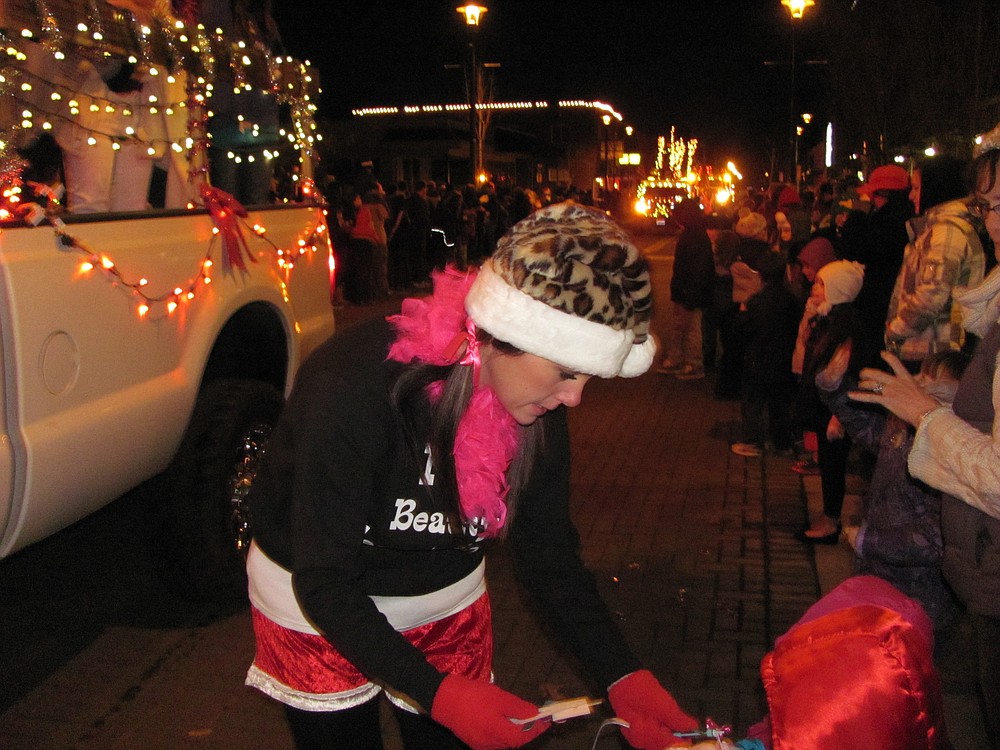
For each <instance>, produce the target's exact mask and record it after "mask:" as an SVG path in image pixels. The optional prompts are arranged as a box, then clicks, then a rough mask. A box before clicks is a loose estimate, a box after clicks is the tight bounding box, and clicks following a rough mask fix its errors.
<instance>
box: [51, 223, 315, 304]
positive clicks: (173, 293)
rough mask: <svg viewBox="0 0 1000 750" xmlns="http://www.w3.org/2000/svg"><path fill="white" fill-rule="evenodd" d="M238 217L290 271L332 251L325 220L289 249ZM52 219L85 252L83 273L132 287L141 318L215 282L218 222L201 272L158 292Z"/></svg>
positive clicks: (60, 234)
mask: <svg viewBox="0 0 1000 750" xmlns="http://www.w3.org/2000/svg"><path fill="white" fill-rule="evenodd" d="M234 219H235V220H236V221H238V222H240V223H241V225H242V226H243V227H245V228H246V229H247V230H248V231H249V233H250V234H251V235H252V236H253V237H255V238H257V240H258V241H260V242H263V243H264V244H265V245H267V246H268V247H269V248H270V249H271V251H272V252H273V254H274V259H275V263H276V264H277V266H278V268H279V269H281V270H282V271H283V272H285V274H286V275H287V274H289V273H290V272H291V271H292V269H293V268H294V267H295V261H296V260H297V259H298V258H299V257H301V256H302V255H305V254H306V253H315V252H319V251H321V250H322V251H323V252H326V253H329V251H330V246H329V232H328V231H327V227H326V224H325V223H324V222H323V221H319V222H317V224H316V225H315V226H313V227H310V228H308V229H307V230H306V231H305V233H304V236H303V237H301V238H299V239H298V240H297V241H296V244H295V246H294V247H293V248H290V249H286V248H281V247H279V246H278V245H277V244H275V243H274V242H273V241H272V240H271V239H270V238H269V237H267V235H266V232H267V229H266V228H265V227H264V226H263V225H262V224H259V223H254V224H250V223H249V222H248V221H246V220H245V219H243V218H241V217H234ZM50 222H51V223H52V225H53V228H54V230H55V234H56V237H57V239H58V241H59V244H60V246H61V247H63V248H64V249H66V250H73V251H75V252H77V253H79V254H81V255H83V256H84V260H83V261H82V262H81V263H80V265H79V271H80V274H81V275H82V276H87V275H89V274H91V273H92V272H93V271H95V270H96V271H99V272H102V273H103V274H104V275H105V277H106V278H107V279H108V281H110V282H111V283H112V285H113V286H115V287H119V288H122V289H126V290H128V292H129V293H130V294H131V295H132V296H133V297H135V298H136V299H137V303H136V314H137V315H138V316H139V317H140V318H143V319H148V318H150V317H151V316H152V314H153V311H154V307H155V306H156V305H162V307H163V310H164V312H165V313H166V315H168V316H169V315H172V314H173V313H174V312H175V311H176V310H177V308H178V307H179V306H180V305H181V304H184V303H187V302H190V301H191V300H194V299H195V297H196V295H197V292H198V290H199V289H200V288H202V287H204V286H207V285H209V284H211V283H212V271H213V268H214V267H215V259H214V257H213V256H214V254H215V251H216V249H217V247H218V245H219V238H220V235H221V233H222V230H221V229H220V227H219V226H218V225H216V226H215V227H214V228H213V230H212V239H211V240H210V241H209V244H208V248H207V249H206V251H205V255H204V257H203V258H202V260H201V262H200V263H199V266H198V271H197V273H195V274H193V276H192V277H191V279H190V280H189V281H188V282H187V283H186V284H184V285H183V286H177V287H173V288H171V289H169V290H168V291H165V292H161V293H155V292H152V291H150V280H149V279H148V278H147V277H145V276H142V275H140V276H139V277H138V278H136V279H129V278H126V277H125V275H124V274H123V273H122V272H121V270H120V269H119V268H118V265H117V264H116V263H115V261H114V259H113V258H112V257H111V256H110V255H109V254H107V253H103V252H100V251H98V250H95V249H94V248H92V247H90V245H88V244H87V243H86V242H84V241H83V240H81V239H80V238H79V237H76V236H74V235H72V234H70V232H69V231H68V230H67V227H66V224H65V223H64V222H62V221H61V220H59V219H58V218H57V217H54V216H53V217H50Z"/></svg>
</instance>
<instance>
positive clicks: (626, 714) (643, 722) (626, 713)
mask: <svg viewBox="0 0 1000 750" xmlns="http://www.w3.org/2000/svg"><path fill="white" fill-rule="evenodd" d="M608 698H609V699H610V701H611V707H612V708H613V709H614V710H615V715H616V716H617V717H618V718H619V719H624V720H625V721H627V722H628V723H629V727H628V729H624V728H623V729H622V734H623V735H624V736H625V739H626V740H628V744H630V745H631V746H632V747H635V748H639V750H662V749H663V748H665V747H669V746H672V745H678V744H681V742H680V741H679V740H678V738H677V737H674V732H690V731H694V730H697V729H698V722H697V720H696V719H694V718H693V717H691V716H688V715H687V714H686V713H684V711H682V710H681V707H680V706H678V705H677V701H675V700H674V699H673V697H672V696H671V695H670V693H668V692H667V691H666V690H664V689H663V686H662V685H660V683H659V682H658V681H657V679H656V678H655V677H653V674H652V672H650V671H649V670H648V669H640V670H639V671H638V672H633V673H632V674H630V675H626V676H625V677H622V678H621V679H620V680H618V682H616V683H615V684H614V685H612V686H611V687H610V688H609V689H608Z"/></svg>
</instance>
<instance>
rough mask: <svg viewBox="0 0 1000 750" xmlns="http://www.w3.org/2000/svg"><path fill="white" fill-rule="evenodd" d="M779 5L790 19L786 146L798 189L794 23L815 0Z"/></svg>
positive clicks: (792, 0) (794, 0)
mask: <svg viewBox="0 0 1000 750" xmlns="http://www.w3.org/2000/svg"><path fill="white" fill-rule="evenodd" d="M781 4H782V5H784V6H785V7H786V8H788V13H789V14H790V15H791V17H792V65H791V69H792V72H791V78H792V83H791V92H790V94H789V102H788V124H789V141H790V142H789V144H788V145H789V147H790V148H789V150H790V151H792V152H793V159H794V160H795V163H794V164H792V170H791V177H792V178H793V179H794V180H795V185H796V187H798V170H799V154H798V136H797V125H796V122H795V22H796V21H800V20H802V17H803V16H804V15H805V13H806V8H811V7H813V6H814V5H815V4H816V0H781Z"/></svg>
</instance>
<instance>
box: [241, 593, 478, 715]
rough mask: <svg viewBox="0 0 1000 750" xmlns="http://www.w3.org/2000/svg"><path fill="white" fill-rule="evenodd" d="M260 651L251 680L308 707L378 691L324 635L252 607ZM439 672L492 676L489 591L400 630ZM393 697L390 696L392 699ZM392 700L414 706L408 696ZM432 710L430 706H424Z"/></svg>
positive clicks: (353, 701) (347, 702) (322, 707)
mask: <svg viewBox="0 0 1000 750" xmlns="http://www.w3.org/2000/svg"><path fill="white" fill-rule="evenodd" d="M252 617H253V629H254V636H255V639H256V643H257V652H256V655H255V656H254V662H253V666H252V667H251V668H250V673H249V674H248V675H247V684H248V685H251V686H252V687H256V688H258V689H260V690H262V691H263V692H265V693H267V694H268V695H270V696H271V697H272V698H275V699H276V700H279V701H281V702H282V703H287V704H289V705H292V706H295V707H296V708H301V709H304V710H307V711H337V710H343V709H345V708H351V707H353V706H356V705H359V704H361V703H364V702H365V701H368V700H370V699H371V698H373V697H375V696H376V695H377V694H378V691H379V689H380V688H379V687H378V686H376V685H374V684H373V683H372V682H371V681H370V680H369V679H368V678H367V677H365V676H364V675H363V674H362V673H361V672H360V671H359V670H358V669H356V668H355V667H354V665H353V664H351V663H350V662H348V661H347V659H345V658H344V656H342V655H341V653H340V652H339V651H337V649H335V648H334V647H333V646H332V645H330V642H329V641H327V640H326V638H324V637H323V636H320V635H315V634H312V633H300V632H298V631H295V630H289V629H288V628H284V627H282V626H281V625H278V624H277V623H275V622H274V621H272V620H269V619H268V618H267V617H265V616H264V615H263V614H261V613H260V612H259V611H258V610H257V609H256V608H255V607H254V608H252ZM400 635H402V636H403V637H404V638H406V639H407V640H408V641H409V642H410V643H412V644H413V645H414V646H416V647H417V648H418V649H420V650H421V651H422V652H423V654H424V656H425V657H426V658H427V661H428V662H430V663H431V665H433V666H434V667H435V668H436V669H437V670H438V671H440V672H444V673H447V674H459V675H462V676H463V677H468V678H470V679H477V680H489V679H490V676H491V674H492V668H493V617H492V611H491V609H490V599H489V594H488V593H484V594H483V595H482V596H481V597H479V598H478V599H477V600H476V601H475V602H473V603H472V604H471V605H469V606H468V607H466V608H465V609H463V610H462V611H461V612H457V613H455V614H453V615H450V616H448V617H445V618H443V619H441V620H438V621H436V622H430V623H427V624H425V625H420V626H419V627H416V628H412V629H411V630H404V631H403V632H402V633H400ZM392 698H393V696H392V695H390V699H392ZM393 702H394V703H397V705H400V702H401V703H402V706H403V707H408V708H410V709H411V710H412V709H413V708H414V707H413V706H412V705H411V704H407V703H406V701H405V700H403V699H401V698H400V699H398V700H394V701H393ZM425 708H427V709H428V710H429V709H430V706H425Z"/></svg>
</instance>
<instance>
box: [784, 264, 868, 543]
mask: <svg viewBox="0 0 1000 750" xmlns="http://www.w3.org/2000/svg"><path fill="white" fill-rule="evenodd" d="M864 278H865V275H864V266H862V265H861V264H860V263H857V262H855V261H847V260H835V261H833V262H832V263H827V264H826V265H825V266H823V267H822V268H821V269H819V271H817V273H816V280H815V281H814V282H813V285H812V289H811V290H810V295H809V301H810V304H812V305H813V306H814V307H815V308H816V315H815V316H814V317H813V318H812V319H811V320H810V321H809V326H810V330H809V335H808V337H807V339H806V346H805V354H804V356H803V362H802V381H801V387H800V389H799V397H798V400H799V409H798V411H799V415H800V418H801V420H802V422H803V428H804V429H805V430H806V431H809V432H813V433H815V434H816V438H817V442H818V450H817V455H818V462H819V475H820V487H821V490H822V495H823V512H822V513H821V514H820V515H819V516H817V517H816V518H813V519H810V524H809V526H807V527H806V528H805V529H803V530H802V531H799V532H798V533H797V534H796V535H795V537H796V539H798V540H799V541H801V542H805V543H806V544H836V543H837V540H838V538H839V536H840V529H841V525H840V513H841V510H843V505H844V493H845V492H846V479H847V456H848V453H849V451H850V447H851V441H850V438H848V437H847V436H846V435H845V433H844V429H843V427H842V426H841V424H840V422H839V421H838V420H837V419H836V417H834V416H833V415H832V414H831V412H830V409H829V408H828V407H827V406H826V404H824V403H823V401H822V399H821V398H820V395H819V392H818V391H817V388H816V382H815V378H816V375H817V373H819V372H821V371H822V370H823V369H824V368H826V366H827V365H828V364H829V362H830V360H831V359H832V358H833V356H834V354H836V353H837V352H838V351H842V350H844V349H846V350H847V351H848V352H849V355H848V356H849V372H850V373H851V374H852V375H856V374H857V372H858V370H859V369H860V367H861V366H862V365H863V364H865V363H867V362H868V361H869V359H868V356H869V355H868V353H867V351H866V349H865V342H866V339H865V338H864V337H863V336H862V325H861V321H860V318H859V317H858V314H857V311H856V310H855V309H854V306H853V305H852V304H851V303H852V302H853V301H854V299H855V298H856V297H857V296H858V292H860V291H861V285H862V283H863V282H864Z"/></svg>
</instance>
